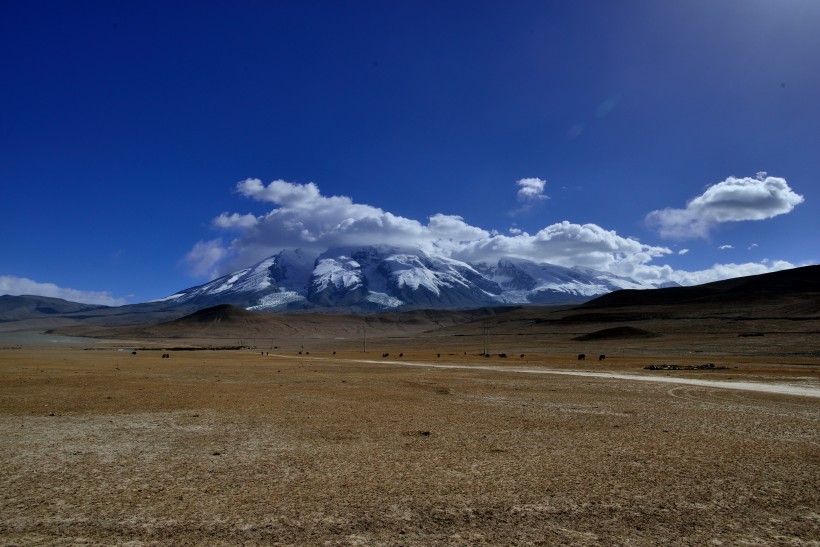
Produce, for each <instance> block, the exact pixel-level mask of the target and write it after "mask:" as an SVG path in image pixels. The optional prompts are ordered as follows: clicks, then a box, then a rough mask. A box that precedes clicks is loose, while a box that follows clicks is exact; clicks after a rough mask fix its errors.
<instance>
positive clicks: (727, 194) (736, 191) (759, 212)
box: [646, 172, 804, 239]
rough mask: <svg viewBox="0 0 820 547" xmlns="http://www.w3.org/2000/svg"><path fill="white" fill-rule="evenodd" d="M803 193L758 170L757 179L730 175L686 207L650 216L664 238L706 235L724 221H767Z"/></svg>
mask: <svg viewBox="0 0 820 547" xmlns="http://www.w3.org/2000/svg"><path fill="white" fill-rule="evenodd" d="M803 201H804V200H803V196H801V195H798V194H796V193H795V192H793V191H792V189H791V188H789V185H788V184H787V183H786V180H785V179H782V178H778V177H769V176H766V174H765V173H763V172H761V173H758V176H757V177H755V178H751V177H746V178H735V177H729V178H727V179H726V180H724V181H722V182H719V183H717V184H714V185H712V186H710V187H709V188H707V189H706V191H705V192H704V193H703V194H701V195H700V196H698V197H696V198H694V199H692V200H690V201H689V202H688V203H687V204H686V208H684V209H671V208H667V209H662V210H659V211H652V212H651V213H649V214H648V215H647V216H646V221H647V223H648V224H649V225H650V226H653V227H655V228H657V230H658V233H659V234H660V235H661V237H665V238H672V239H688V238H697V237H701V238H706V237H708V235H709V232H711V231H712V230H713V229H714V228H716V227H717V226H718V225H720V224H721V223H724V222H738V221H742V220H764V219H768V218H772V217H775V216H778V215H782V214H785V213H788V212H790V211H791V210H792V209H794V208H795V207H796V206H797V205H799V204H800V203H802V202H803Z"/></svg>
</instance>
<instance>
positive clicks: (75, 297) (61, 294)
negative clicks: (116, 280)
mask: <svg viewBox="0 0 820 547" xmlns="http://www.w3.org/2000/svg"><path fill="white" fill-rule="evenodd" d="M0 294H10V295H14V296H20V295H25V294H34V295H38V296H50V297H53V298H62V299H63V300H70V301H71V302H81V303H83V304H100V305H103V306H122V305H123V304H125V303H126V301H125V299H124V298H115V297H113V296H111V293H109V292H103V291H83V290H78V289H68V288H65V287H58V286H57V285H55V284H54V283H39V282H37V281H33V280H31V279H28V278H25V277H17V276H13V275H0Z"/></svg>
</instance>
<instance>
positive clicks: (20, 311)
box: [0, 294, 107, 321]
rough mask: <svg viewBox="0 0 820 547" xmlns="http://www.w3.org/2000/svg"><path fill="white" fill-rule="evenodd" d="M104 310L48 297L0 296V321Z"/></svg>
mask: <svg viewBox="0 0 820 547" xmlns="http://www.w3.org/2000/svg"><path fill="white" fill-rule="evenodd" d="M106 308H107V306H98V305H93V304H80V303H77V302H69V301H68V300H63V299H61V298H51V297H48V296H31V295H22V296H13V295H9V294H4V295H0V321H21V320H24V319H36V318H40V317H45V316H56V315H62V314H66V313H77V312H87V311H93V310H101V309H106Z"/></svg>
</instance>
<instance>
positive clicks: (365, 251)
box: [162, 246, 651, 311]
mask: <svg viewBox="0 0 820 547" xmlns="http://www.w3.org/2000/svg"><path fill="white" fill-rule="evenodd" d="M624 288H630V289H635V288H651V287H650V286H647V285H644V284H641V283H638V282H636V281H634V280H631V279H627V278H621V277H617V276H614V275H612V274H608V273H605V272H599V271H596V270H590V269H584V268H565V267H562V266H555V265H551V264H537V263H535V262H530V261H527V260H520V259H502V260H500V261H498V263H497V264H474V265H473V264H468V263H466V262H461V261H459V260H454V259H452V258H448V257H445V256H441V255H432V254H427V253H424V252H422V251H420V250H417V249H402V248H398V247H390V246H365V247H343V248H336V249H330V250H328V251H325V252H324V253H321V254H320V255H318V256H312V255H308V254H306V253H304V252H303V251H301V250H285V251H282V252H281V253H279V254H277V255H275V256H272V257H269V258H267V259H265V260H263V261H261V262H259V263H258V264H256V265H254V266H252V267H250V268H247V269H244V270H240V271H238V272H235V273H233V274H230V275H226V276H223V277H220V278H218V279H215V280H213V281H210V282H208V283H205V284H204V285H200V286H198V287H193V288H190V289H186V290H184V291H180V292H178V293H176V294H173V295H171V296H168V297H166V298H163V299H162V302H165V303H168V304H172V305H173V304H180V305H181V304H185V305H196V306H201V307H205V306H213V305H216V304H233V305H236V306H241V307H244V308H247V309H250V310H266V311H280V310H292V309H311V308H335V309H345V310H358V311H377V310H385V309H396V308H402V309H408V308H448V309H457V308H475V307H480V306H488V305H499V304H526V303H539V304H547V303H549V304H558V303H572V302H583V301H585V300H589V299H591V298H593V297H595V296H599V295H601V294H605V293H608V292H611V291H613V290H617V289H624Z"/></svg>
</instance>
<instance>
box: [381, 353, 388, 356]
mask: <svg viewBox="0 0 820 547" xmlns="http://www.w3.org/2000/svg"><path fill="white" fill-rule="evenodd" d="M382 357H390V354H389V353H382Z"/></svg>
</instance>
